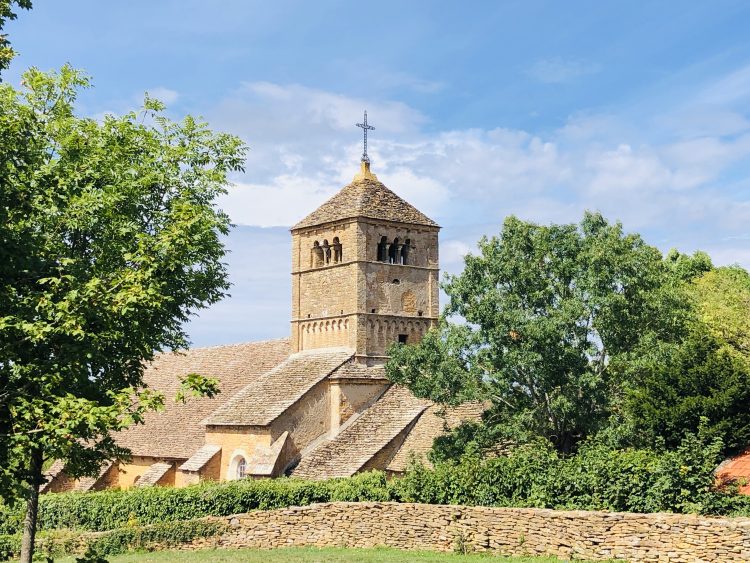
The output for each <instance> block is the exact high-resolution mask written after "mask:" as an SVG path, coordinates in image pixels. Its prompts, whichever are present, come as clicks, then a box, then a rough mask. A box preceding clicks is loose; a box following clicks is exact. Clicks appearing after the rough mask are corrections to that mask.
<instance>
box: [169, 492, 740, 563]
mask: <svg viewBox="0 0 750 563" xmlns="http://www.w3.org/2000/svg"><path fill="white" fill-rule="evenodd" d="M216 520H220V521H225V522H227V523H228V524H229V526H230V531H229V532H227V533H226V534H224V535H223V536H220V537H218V538H211V539H205V540H197V541H195V542H193V543H192V544H189V545H186V546H184V548H187V549H195V548H200V547H254V548H277V547H290V546H317V547H325V546H342V547H375V546H390V547H395V548H399V549H413V550H419V549H421V550H434V551H455V550H465V551H467V552H494V553H495V554H498V555H499V554H502V555H549V556H557V557H563V558H575V559H580V558H583V559H593V560H607V559H621V560H628V561H674V562H678V561H679V562H688V561H689V562H699V561H700V562H703V561H727V562H729V561H732V562H734V561H750V518H706V517H699V516H693V515H680V514H630V513H616V512H584V511H555V510H542V509H520V508H490V507H463V506H445V505H425V504H408V503H327V504H317V505H311V506H306V507H293V508H288V509H280V510H271V511H256V512H251V513H248V514H240V515H235V516H230V517H226V518H216Z"/></svg>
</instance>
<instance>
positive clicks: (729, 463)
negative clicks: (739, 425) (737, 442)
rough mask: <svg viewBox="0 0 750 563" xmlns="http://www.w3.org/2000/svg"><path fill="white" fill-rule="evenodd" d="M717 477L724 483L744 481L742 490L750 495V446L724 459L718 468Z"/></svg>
mask: <svg viewBox="0 0 750 563" xmlns="http://www.w3.org/2000/svg"><path fill="white" fill-rule="evenodd" d="M716 477H717V479H718V480H719V481H720V482H723V483H727V482H738V481H739V482H744V483H745V484H744V485H741V486H740V492H741V493H743V494H746V495H750V448H748V449H746V450H745V451H744V452H742V453H741V454H739V455H736V456H734V457H732V458H730V459H727V460H726V461H724V463H722V464H721V465H720V466H719V467H718V468H717V469H716Z"/></svg>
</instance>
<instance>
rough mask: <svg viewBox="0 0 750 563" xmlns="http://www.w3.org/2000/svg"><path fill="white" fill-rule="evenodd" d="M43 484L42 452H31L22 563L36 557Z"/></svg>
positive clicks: (38, 449) (29, 561) (22, 542)
mask: <svg viewBox="0 0 750 563" xmlns="http://www.w3.org/2000/svg"><path fill="white" fill-rule="evenodd" d="M41 484H42V450H41V449H40V448H34V449H33V450H31V460H30V461H29V487H30V489H31V490H30V492H29V498H28V500H27V501H26V518H25V519H24V521H23V539H22V541H21V563H31V559H32V558H33V557H34V539H35V537H36V518H37V514H38V512H39V487H40V486H41Z"/></svg>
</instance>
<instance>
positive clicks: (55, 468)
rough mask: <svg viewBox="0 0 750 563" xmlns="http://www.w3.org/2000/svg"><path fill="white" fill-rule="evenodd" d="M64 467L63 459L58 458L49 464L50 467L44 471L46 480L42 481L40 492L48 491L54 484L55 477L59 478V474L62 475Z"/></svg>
mask: <svg viewBox="0 0 750 563" xmlns="http://www.w3.org/2000/svg"><path fill="white" fill-rule="evenodd" d="M64 469H65V463H64V462H63V461H62V460H59V459H56V460H55V461H54V462H52V465H50V466H49V469H47V471H45V472H44V479H45V482H44V483H42V486H41V487H40V488H39V492H40V493H46V492H47V491H48V490H49V489H50V487H51V486H52V481H54V480H55V478H57V476H58V475H60V474H61V473H62V472H63V470H64Z"/></svg>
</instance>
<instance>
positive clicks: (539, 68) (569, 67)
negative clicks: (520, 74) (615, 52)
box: [526, 57, 601, 84]
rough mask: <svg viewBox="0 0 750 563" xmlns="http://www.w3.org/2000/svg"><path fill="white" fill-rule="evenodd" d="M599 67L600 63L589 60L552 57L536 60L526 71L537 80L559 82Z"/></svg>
mask: <svg viewBox="0 0 750 563" xmlns="http://www.w3.org/2000/svg"><path fill="white" fill-rule="evenodd" d="M600 69H601V66H600V65H598V64H595V63H592V62H589V61H584V60H580V59H564V58H562V57H552V58H549V59H540V60H538V61H536V62H535V63H534V64H533V65H532V66H531V68H529V69H528V70H527V72H526V73H527V74H528V75H529V76H531V77H532V78H534V79H536V80H538V81H539V82H544V83H547V84H561V83H563V82H571V81H572V80H575V79H576V78H579V77H581V76H585V75H587V74H595V73H597V72H599V70H600Z"/></svg>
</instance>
